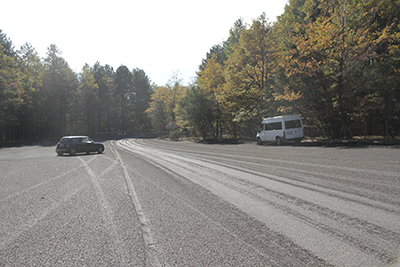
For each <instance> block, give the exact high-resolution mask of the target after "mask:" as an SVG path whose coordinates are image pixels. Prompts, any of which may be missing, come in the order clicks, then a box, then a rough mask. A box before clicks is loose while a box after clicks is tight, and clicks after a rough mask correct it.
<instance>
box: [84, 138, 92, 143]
mask: <svg viewBox="0 0 400 267" xmlns="http://www.w3.org/2000/svg"><path fill="white" fill-rule="evenodd" d="M82 142H84V143H91V142H92V139H90V138H89V137H85V138H82Z"/></svg>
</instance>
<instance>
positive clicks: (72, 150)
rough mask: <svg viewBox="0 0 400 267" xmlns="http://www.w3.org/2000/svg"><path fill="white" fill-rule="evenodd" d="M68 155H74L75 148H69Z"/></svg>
mask: <svg viewBox="0 0 400 267" xmlns="http://www.w3.org/2000/svg"><path fill="white" fill-rule="evenodd" d="M69 155H70V156H75V155H76V149H75V148H71V150H70V151H69Z"/></svg>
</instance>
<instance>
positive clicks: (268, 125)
mask: <svg viewBox="0 0 400 267" xmlns="http://www.w3.org/2000/svg"><path fill="white" fill-rule="evenodd" d="M273 130H282V122H273V123H266V124H265V131H273Z"/></svg>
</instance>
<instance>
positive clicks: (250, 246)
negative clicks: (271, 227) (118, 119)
mask: <svg viewBox="0 0 400 267" xmlns="http://www.w3.org/2000/svg"><path fill="white" fill-rule="evenodd" d="M118 144H119V145H120V147H121V149H124V150H125V151H126V152H128V153H131V154H133V155H137V154H136V153H135V151H132V150H131V149H128V148H127V143H126V142H124V141H123V140H122V141H120V142H119V143H118ZM148 162H149V163H151V164H152V165H154V166H155V167H157V168H159V169H161V170H163V171H164V172H166V173H168V174H169V175H171V176H173V177H175V178H176V179H177V180H179V181H182V179H184V180H185V179H186V178H185V177H183V176H181V175H180V174H178V173H176V172H174V171H172V170H170V169H169V168H166V167H164V166H162V165H160V164H158V163H157V162H155V161H153V160H151V159H148ZM128 168H129V167H128ZM129 170H130V171H131V172H133V173H135V175H137V176H138V177H140V178H141V179H143V180H146V181H147V182H149V183H150V184H152V185H154V186H155V187H157V188H158V189H160V190H161V191H163V192H164V193H166V194H167V195H169V196H171V197H172V198H174V199H176V200H177V201H179V202H180V203H182V204H183V205H185V206H186V207H188V208H189V209H190V210H192V211H194V212H196V213H197V214H199V216H201V217H202V218H204V219H206V220H207V221H209V222H210V223H212V224H213V225H215V226H216V227H218V228H219V229H221V230H222V231H224V232H226V233H227V234H229V235H230V236H232V237H233V238H234V239H236V240H237V241H238V242H239V243H240V244H243V245H245V246H247V247H248V248H250V249H252V250H254V251H256V252H257V253H258V254H260V255H262V256H263V257H265V258H267V259H268V260H269V261H270V262H272V263H274V266H279V265H281V264H283V263H281V264H279V262H277V261H276V260H274V259H273V258H271V256H269V255H267V254H265V253H263V252H262V251H261V250H259V249H258V248H257V247H255V246H254V245H252V244H250V243H249V242H246V241H245V240H244V239H242V238H241V237H239V236H238V235H237V234H235V233H233V232H232V231H230V230H229V229H227V228H225V227H224V226H223V225H222V224H221V223H219V222H217V221H215V220H213V219H212V218H211V217H209V216H207V214H205V213H204V212H202V211H200V210H199V209H198V208H196V207H194V206H193V205H191V204H189V203H188V202H186V201H184V200H183V199H181V198H179V197H178V196H176V195H174V194H172V193H171V192H169V191H168V190H166V189H165V188H164V187H162V186H160V185H158V184H156V183H154V182H153V181H152V180H150V179H148V178H147V177H145V176H143V175H141V174H140V173H138V172H137V171H135V170H134V169H132V168H129ZM299 265H301V264H300V263H299Z"/></svg>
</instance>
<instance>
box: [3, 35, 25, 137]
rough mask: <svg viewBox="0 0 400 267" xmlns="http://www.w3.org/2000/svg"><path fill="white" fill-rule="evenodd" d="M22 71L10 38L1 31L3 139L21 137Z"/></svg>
mask: <svg viewBox="0 0 400 267" xmlns="http://www.w3.org/2000/svg"><path fill="white" fill-rule="evenodd" d="M22 91H23V87H22V73H21V71H20V69H19V67H18V58H17V55H16V53H15V51H14V46H13V44H12V42H11V40H10V39H8V38H7V36H6V35H5V34H3V33H2V32H1V31H0V134H1V141H6V140H16V139H20V138H21V137H20V133H19V131H18V129H17V128H18V127H19V126H20V122H19V120H18V112H17V110H18V108H19V107H20V106H21V105H22V103H23V101H22V98H21V95H22V93H23V92H22Z"/></svg>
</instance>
